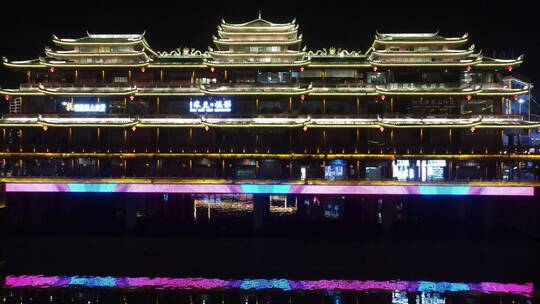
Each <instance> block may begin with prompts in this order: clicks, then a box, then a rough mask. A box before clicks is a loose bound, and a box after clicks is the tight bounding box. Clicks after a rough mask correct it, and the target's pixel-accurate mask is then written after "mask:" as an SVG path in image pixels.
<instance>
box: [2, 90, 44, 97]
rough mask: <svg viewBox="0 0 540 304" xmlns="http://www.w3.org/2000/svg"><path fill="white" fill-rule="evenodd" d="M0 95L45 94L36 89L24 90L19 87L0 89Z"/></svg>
mask: <svg viewBox="0 0 540 304" xmlns="http://www.w3.org/2000/svg"><path fill="white" fill-rule="evenodd" d="M0 95H10V96H44V95H45V94H44V93H42V92H40V91H39V90H38V89H35V90H26V91H23V90H21V89H0Z"/></svg>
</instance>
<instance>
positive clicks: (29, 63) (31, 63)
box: [2, 57, 46, 68]
mask: <svg viewBox="0 0 540 304" xmlns="http://www.w3.org/2000/svg"><path fill="white" fill-rule="evenodd" d="M2 59H3V60H2V64H3V65H4V66H6V67H10V68H46V66H44V65H42V64H41V62H40V61H39V59H34V60H24V61H9V60H8V59H7V58H6V57H3V58H2Z"/></svg>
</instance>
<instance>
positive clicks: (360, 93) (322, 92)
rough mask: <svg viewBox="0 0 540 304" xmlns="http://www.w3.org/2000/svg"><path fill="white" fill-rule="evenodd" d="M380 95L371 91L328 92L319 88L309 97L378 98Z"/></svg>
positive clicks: (314, 89)
mask: <svg viewBox="0 0 540 304" xmlns="http://www.w3.org/2000/svg"><path fill="white" fill-rule="evenodd" d="M378 95H379V94H378V93H377V92H376V91H375V90H373V89H371V90H364V91H358V90H356V91H354V90H353V91H345V90H344V91H341V92H339V91H326V90H321V89H318V88H313V90H312V92H310V93H309V96H378Z"/></svg>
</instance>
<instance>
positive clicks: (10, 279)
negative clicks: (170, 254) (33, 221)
mask: <svg viewBox="0 0 540 304" xmlns="http://www.w3.org/2000/svg"><path fill="white" fill-rule="evenodd" d="M5 286H6V287H8V288H19V287H34V288H50V287H63V288H69V287H102V288H150V289H244V290H253V289H255V290H261V289H281V290H283V291H292V290H333V289H341V290H355V291H365V290H392V291H394V290H399V291H407V292H426V291H427V292H463V291H474V292H482V293H508V294H515V295H522V296H526V297H531V296H532V295H533V292H534V285H533V284H532V283H525V284H516V283H494V282H481V283H451V282H429V281H399V280H396V281H358V280H287V279H244V280H222V279H208V278H148V277H112V276H106V277H97V276H41V275H24V276H6V278H5Z"/></svg>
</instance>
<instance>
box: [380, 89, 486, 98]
mask: <svg viewBox="0 0 540 304" xmlns="http://www.w3.org/2000/svg"><path fill="white" fill-rule="evenodd" d="M376 91H377V93H378V94H380V95H388V96H399V95H402V96H403V95H407V96H414V95H419V96H466V95H476V94H478V93H480V92H482V89H477V90H461V91H420V90H419V91H397V90H395V91H393V90H387V89H383V88H376Z"/></svg>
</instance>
